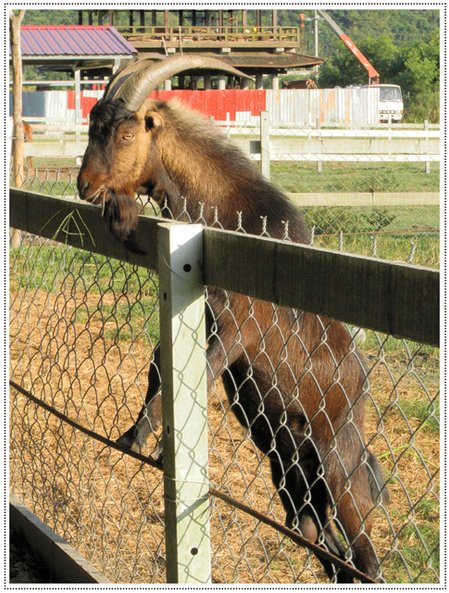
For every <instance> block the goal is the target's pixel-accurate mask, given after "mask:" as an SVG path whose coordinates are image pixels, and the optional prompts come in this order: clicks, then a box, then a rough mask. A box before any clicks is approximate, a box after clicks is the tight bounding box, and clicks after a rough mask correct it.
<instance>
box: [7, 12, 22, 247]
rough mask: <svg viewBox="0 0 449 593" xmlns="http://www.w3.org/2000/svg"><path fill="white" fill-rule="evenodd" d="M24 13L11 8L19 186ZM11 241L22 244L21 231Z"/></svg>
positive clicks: (19, 178)
mask: <svg viewBox="0 0 449 593" xmlns="http://www.w3.org/2000/svg"><path fill="white" fill-rule="evenodd" d="M24 15H25V11H24V10H17V11H14V10H11V12H10V13H9V27H10V37H11V58H12V76H13V105H14V107H13V140H12V163H13V175H14V185H15V187H17V188H20V187H22V185H23V182H24V180H25V177H24V175H25V169H24V164H23V163H24V142H25V135H24V130H23V121H22V51H21V43H20V25H21V24H22V20H23V17H24ZM11 241H12V245H13V247H19V246H20V231H18V230H13V231H12V237H11Z"/></svg>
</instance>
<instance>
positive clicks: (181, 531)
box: [157, 223, 211, 584]
mask: <svg viewBox="0 0 449 593" xmlns="http://www.w3.org/2000/svg"><path fill="white" fill-rule="evenodd" d="M202 233H203V230H202V227H201V225H190V224H185V225H181V224H173V223H172V224H166V223H164V224H159V225H158V235H157V240H158V262H159V266H158V269H159V280H160V287H159V298H160V328H161V373H162V393H163V397H162V402H163V404H162V417H163V445H164V492H165V525H166V555H167V582H168V583H195V584H202V583H208V582H210V579H211V567H210V533H209V480H208V444H207V437H208V425H207V370H206V368H207V367H206V331H205V300H204V286H203V281H202V248H203V235H202Z"/></svg>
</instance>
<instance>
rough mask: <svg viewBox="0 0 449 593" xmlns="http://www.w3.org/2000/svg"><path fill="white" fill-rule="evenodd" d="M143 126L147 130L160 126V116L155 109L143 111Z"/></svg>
mask: <svg viewBox="0 0 449 593" xmlns="http://www.w3.org/2000/svg"><path fill="white" fill-rule="evenodd" d="M145 126H146V128H147V130H153V129H157V128H160V127H161V126H162V117H161V116H160V114H159V113H158V112H157V111H147V112H146V113H145Z"/></svg>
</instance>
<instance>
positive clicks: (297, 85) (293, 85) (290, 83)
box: [282, 78, 318, 90]
mask: <svg viewBox="0 0 449 593" xmlns="http://www.w3.org/2000/svg"><path fill="white" fill-rule="evenodd" d="M282 88H284V89H309V90H311V89H317V88H318V86H317V84H316V82H315V81H314V80H313V79H312V78H307V79H306V80H286V81H285V82H284V83H283V85H282Z"/></svg>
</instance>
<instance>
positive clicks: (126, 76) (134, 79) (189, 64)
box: [106, 55, 251, 111]
mask: <svg viewBox="0 0 449 593" xmlns="http://www.w3.org/2000/svg"><path fill="white" fill-rule="evenodd" d="M142 62H145V63H142ZM186 70H220V71H222V72H228V73H229V74H234V76H240V77H244V78H251V77H250V76H248V75H247V74H244V73H243V72H241V71H240V70H237V68H234V67H233V66H231V65H229V64H226V63H225V62H223V61H221V60H219V59H217V58H211V57H208V56H187V55H177V56H173V57H170V58H166V59H164V60H162V61H160V62H156V63H154V62H153V63H152V64H149V60H148V59H144V60H138V61H137V62H133V64H130V65H129V66H125V68H124V69H123V72H122V74H121V75H120V74H119V73H117V74H119V76H118V77H117V78H116V80H115V81H114V84H113V88H112V89H111V90H112V92H113V97H109V96H108V98H113V99H114V100H115V99H119V98H121V99H122V100H123V102H124V103H125V106H126V107H127V108H128V109H129V110H130V111H138V110H139V109H140V107H141V106H142V104H143V102H144V101H145V100H146V98H147V97H148V95H149V93H150V92H151V91H153V90H155V89H156V88H157V87H158V85H159V84H160V83H161V82H163V81H164V80H168V79H169V78H171V77H172V76H176V74H179V73H180V72H185V71H186ZM121 81H123V84H120V82H121ZM119 85H120V86H119ZM115 89H116V90H115ZM106 92H107V91H106Z"/></svg>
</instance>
